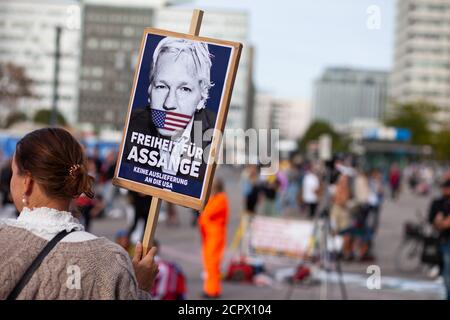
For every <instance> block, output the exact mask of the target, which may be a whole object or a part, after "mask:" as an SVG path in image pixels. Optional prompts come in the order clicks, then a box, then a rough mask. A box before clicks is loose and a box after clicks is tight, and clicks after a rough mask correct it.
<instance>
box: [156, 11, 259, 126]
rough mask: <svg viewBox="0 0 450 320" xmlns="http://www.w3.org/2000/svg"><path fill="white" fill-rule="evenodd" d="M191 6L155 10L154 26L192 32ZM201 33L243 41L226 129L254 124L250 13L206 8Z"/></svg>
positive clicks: (211, 36) (212, 36) (202, 34)
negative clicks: (190, 30)
mask: <svg viewBox="0 0 450 320" xmlns="http://www.w3.org/2000/svg"><path fill="white" fill-rule="evenodd" d="M191 16H192V9H189V8H177V7H167V8H162V9H160V10H158V11H157V12H156V13H155V26H156V27H157V28H160V29H168V30H172V31H176V32H182V33H187V32H188V31H189V25H190V20H191ZM200 36H204V37H209V38H216V39H223V40H229V41H236V42H241V43H243V46H244V47H243V50H242V54H241V59H240V62H239V68H238V72H237V75H236V80H235V83H234V88H233V95H232V97H231V102H230V108H229V111H228V117H227V124H226V128H228V129H236V128H239V129H247V128H249V127H252V118H253V95H254V94H253V84H252V61H253V49H252V48H251V46H250V45H249V41H248V40H249V39H248V14H247V13H246V12H244V11H233V10H217V9H216V10H206V11H205V14H204V16H203V20H202V25H201V28H200Z"/></svg>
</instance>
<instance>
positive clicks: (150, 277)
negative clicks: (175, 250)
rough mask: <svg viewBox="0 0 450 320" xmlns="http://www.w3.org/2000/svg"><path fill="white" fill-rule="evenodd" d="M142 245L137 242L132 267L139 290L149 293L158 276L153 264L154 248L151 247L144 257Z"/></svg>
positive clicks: (156, 266)
mask: <svg viewBox="0 0 450 320" xmlns="http://www.w3.org/2000/svg"><path fill="white" fill-rule="evenodd" d="M143 251H144V249H143V247H142V243H141V242H138V243H137V244H136V248H135V250H134V257H133V261H132V262H133V267H134V273H135V274H136V280H137V282H138V285H139V289H141V290H144V291H146V292H150V290H151V289H152V287H153V283H154V282H155V279H156V276H157V275H158V265H157V264H156V262H155V254H156V247H152V248H151V249H150V250H149V251H148V253H147V255H146V256H145V257H142V254H143Z"/></svg>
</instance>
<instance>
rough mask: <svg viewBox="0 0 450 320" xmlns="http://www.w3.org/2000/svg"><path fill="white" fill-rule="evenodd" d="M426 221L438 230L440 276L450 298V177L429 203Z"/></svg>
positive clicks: (448, 298)
mask: <svg viewBox="0 0 450 320" xmlns="http://www.w3.org/2000/svg"><path fill="white" fill-rule="evenodd" d="M428 221H429V222H430V223H431V224H433V226H434V227H435V228H436V229H437V230H438V231H439V243H440V251H441V254H442V258H443V270H442V276H443V278H444V285H445V290H446V294H447V300H450V179H447V180H446V181H445V182H444V183H443V184H442V196H441V197H440V198H437V199H435V200H433V202H432V203H431V206H430V210H429V214H428Z"/></svg>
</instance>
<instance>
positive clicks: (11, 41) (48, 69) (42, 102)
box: [0, 0, 80, 123]
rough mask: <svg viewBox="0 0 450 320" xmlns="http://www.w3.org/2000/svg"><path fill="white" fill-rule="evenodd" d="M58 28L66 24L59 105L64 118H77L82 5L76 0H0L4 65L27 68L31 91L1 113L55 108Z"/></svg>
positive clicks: (0, 60) (0, 55)
mask: <svg viewBox="0 0 450 320" xmlns="http://www.w3.org/2000/svg"><path fill="white" fill-rule="evenodd" d="M57 26H59V27H62V32H61V40H60V52H61V56H60V59H59V61H60V64H59V65H60V66H59V73H58V78H59V85H58V89H57V94H58V99H57V107H58V111H60V112H61V113H62V114H63V116H64V117H65V118H66V120H68V121H69V122H71V123H73V122H74V121H75V120H76V107H77V96H78V66H79V64H78V63H79V35H80V34H79V28H80V7H79V2H78V1H75V0H59V1H56V0H15V1H9V0H0V63H1V64H7V63H12V64H14V65H16V66H19V67H22V68H24V71H25V75H26V76H27V77H29V78H30V79H31V80H32V84H31V88H30V89H31V92H32V94H33V96H32V97H29V98H20V99H18V100H17V105H15V106H11V105H8V106H0V109H1V110H0V111H7V112H12V111H22V112H24V113H25V114H27V115H28V116H29V117H32V116H33V115H34V113H35V112H36V110H37V109H42V108H43V109H50V108H51V106H52V100H53V94H54V90H53V78H54V65H55V51H56V42H55V38H56V27H57ZM13 107H14V108H13ZM4 116H6V114H3V113H2V117H4Z"/></svg>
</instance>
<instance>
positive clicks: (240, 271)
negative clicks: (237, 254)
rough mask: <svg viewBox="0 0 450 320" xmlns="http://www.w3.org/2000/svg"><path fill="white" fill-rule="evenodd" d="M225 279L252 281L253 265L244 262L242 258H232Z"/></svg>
mask: <svg viewBox="0 0 450 320" xmlns="http://www.w3.org/2000/svg"><path fill="white" fill-rule="evenodd" d="M225 279H226V280H228V281H239V282H252V281H253V267H252V266H251V265H249V264H248V263H246V262H245V259H244V258H240V259H239V260H236V259H234V260H232V261H231V263H230V265H229V266H228V271H227V275H226V277H225Z"/></svg>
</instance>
